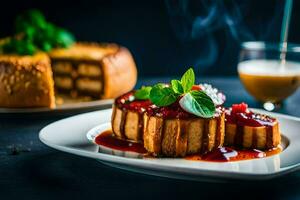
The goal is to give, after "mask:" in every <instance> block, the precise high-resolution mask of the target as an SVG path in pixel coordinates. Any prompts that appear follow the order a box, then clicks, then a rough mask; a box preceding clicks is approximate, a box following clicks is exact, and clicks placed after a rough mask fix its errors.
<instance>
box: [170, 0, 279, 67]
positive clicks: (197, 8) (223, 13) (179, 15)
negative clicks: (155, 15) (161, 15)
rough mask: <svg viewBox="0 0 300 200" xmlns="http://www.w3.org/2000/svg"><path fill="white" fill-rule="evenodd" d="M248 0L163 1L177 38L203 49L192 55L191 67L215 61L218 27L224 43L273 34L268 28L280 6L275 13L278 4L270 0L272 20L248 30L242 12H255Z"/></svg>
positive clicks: (270, 26) (277, 20) (260, 38)
mask: <svg viewBox="0 0 300 200" xmlns="http://www.w3.org/2000/svg"><path fill="white" fill-rule="evenodd" d="M250 3H251V1H250V0H249V1H234V0H228V1H222V0H211V1H210V0H198V1H197V0H195V1H188V0H186V1H185V0H166V6H167V10H168V13H169V15H170V19H171V25H172V27H173V29H174V32H175V34H176V37H177V38H178V39H179V41H181V42H182V43H184V44H186V43H194V45H196V44H198V45H201V46H200V47H203V48H205V51H203V52H198V56H196V55H195V57H196V59H195V60H194V64H195V67H199V66H201V68H203V66H206V67H209V66H210V65H213V64H215V62H216V60H217V59H218V56H219V55H218V53H219V51H218V49H219V48H218V42H217V41H216V37H215V35H214V34H215V33H216V32H218V31H219V30H225V34H224V33H223V34H224V41H225V42H227V43H232V42H236V45H238V44H239V43H241V42H243V41H253V40H266V39H267V38H268V37H269V36H270V35H271V34H273V35H274V32H272V31H270V30H274V25H275V24H276V23H280V22H281V19H280V17H281V14H282V9H281V10H280V11H279V12H278V9H280V7H281V6H282V3H281V4H280V3H278V2H276V1H273V3H274V4H276V8H275V11H274V15H273V16H271V17H272V18H271V19H272V20H269V21H267V23H265V24H258V25H256V24H254V25H253V24H252V26H251V30H250V29H249V27H248V26H247V25H246V23H245V16H246V14H247V13H251V12H252V13H253V12H256V10H255V8H254V9H253V8H251V6H250ZM256 23H259V22H256ZM276 25H277V24H276ZM253 27H254V29H253ZM260 29H261V30H260ZM219 38H220V37H219ZM198 47H199V46H198ZM198 49H199V48H198Z"/></svg>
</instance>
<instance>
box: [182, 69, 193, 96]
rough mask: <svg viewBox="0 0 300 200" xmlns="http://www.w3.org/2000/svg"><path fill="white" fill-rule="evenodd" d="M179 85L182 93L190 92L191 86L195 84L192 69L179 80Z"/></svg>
mask: <svg viewBox="0 0 300 200" xmlns="http://www.w3.org/2000/svg"><path fill="white" fill-rule="evenodd" d="M181 84H182V87H183V91H184V93H187V92H189V91H191V89H192V87H193V85H194V84H195V73H194V70H193V69H192V68H190V69H188V70H187V71H186V72H185V73H184V74H183V76H182V78H181Z"/></svg>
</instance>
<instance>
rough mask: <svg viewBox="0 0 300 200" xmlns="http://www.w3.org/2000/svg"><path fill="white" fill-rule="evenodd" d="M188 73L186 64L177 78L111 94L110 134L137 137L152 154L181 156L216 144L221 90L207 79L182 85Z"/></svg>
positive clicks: (221, 127)
mask: <svg viewBox="0 0 300 200" xmlns="http://www.w3.org/2000/svg"><path fill="white" fill-rule="evenodd" d="M188 75H190V76H192V77H187V76H188ZM193 76H194V74H193V71H192V70H191V69H190V70H189V71H188V72H187V73H185V75H184V76H183V78H182V80H181V81H179V80H173V81H172V83H171V84H156V85H154V86H153V87H150V86H148V87H143V88H141V89H140V90H138V91H133V92H130V93H127V94H125V95H122V96H121V97H119V98H117V99H116V100H115V103H114V106H113V115H112V129H113V133H114V134H115V136H116V137H119V138H123V139H130V140H134V141H136V142H139V141H142V142H143V143H144V147H145V149H146V150H147V151H148V153H150V154H152V155H154V156H168V157H183V156H185V155H189V154H195V153H200V154H203V153H206V152H208V151H211V150H213V149H215V148H218V147H220V146H222V145H223V142H224V134H225V114H224V109H223V108H222V107H221V104H223V103H224V100H225V98H224V95H223V94H222V95H221V93H219V92H218V91H217V89H215V88H213V87H211V86H210V85H208V84H203V85H194V83H193V81H191V82H189V83H188V84H189V86H186V85H185V81H186V80H188V78H190V80H194V77H193ZM188 81H189V80H188ZM183 88H185V89H183Z"/></svg>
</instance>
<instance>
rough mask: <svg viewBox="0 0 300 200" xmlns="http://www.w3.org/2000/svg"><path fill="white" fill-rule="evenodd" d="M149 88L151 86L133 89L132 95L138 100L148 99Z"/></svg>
mask: <svg viewBox="0 0 300 200" xmlns="http://www.w3.org/2000/svg"><path fill="white" fill-rule="evenodd" d="M151 89H152V87H151V86H143V87H142V88H141V89H139V90H137V91H135V93H134V96H135V98H136V99H140V100H144V99H149V98H150V91H151Z"/></svg>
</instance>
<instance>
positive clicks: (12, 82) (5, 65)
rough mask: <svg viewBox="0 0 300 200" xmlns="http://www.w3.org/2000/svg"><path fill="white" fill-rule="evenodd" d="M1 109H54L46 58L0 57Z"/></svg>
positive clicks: (36, 55)
mask: <svg viewBox="0 0 300 200" xmlns="http://www.w3.org/2000/svg"><path fill="white" fill-rule="evenodd" d="M0 97H1V98H0V107H6V108H20V107H50V108H53V107H55V97H54V86H53V79H52V70H51V66H50V60H49V57H48V56H47V55H46V54H44V53H37V54H35V55H34V56H19V55H0Z"/></svg>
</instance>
